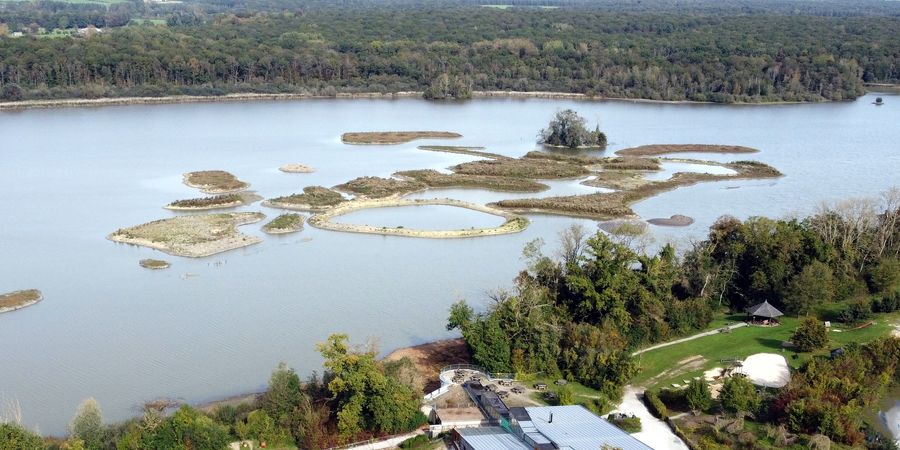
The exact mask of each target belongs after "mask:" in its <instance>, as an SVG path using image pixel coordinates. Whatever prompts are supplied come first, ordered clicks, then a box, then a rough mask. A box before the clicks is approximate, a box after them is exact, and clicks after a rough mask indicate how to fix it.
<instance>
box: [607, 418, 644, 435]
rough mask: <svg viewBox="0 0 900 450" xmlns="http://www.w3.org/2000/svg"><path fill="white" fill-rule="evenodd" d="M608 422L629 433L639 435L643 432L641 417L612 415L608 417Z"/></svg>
mask: <svg viewBox="0 0 900 450" xmlns="http://www.w3.org/2000/svg"><path fill="white" fill-rule="evenodd" d="M606 420H607V421H609V423H611V424H613V425H615V426H617V427H619V428H621V429H622V430H625V432H628V433H637V432H639V431H641V418H640V417H635V416H626V415H625V414H610V415H609V416H607V417H606Z"/></svg>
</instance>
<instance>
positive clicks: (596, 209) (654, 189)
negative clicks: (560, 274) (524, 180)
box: [490, 159, 781, 220]
mask: <svg viewBox="0 0 900 450" xmlns="http://www.w3.org/2000/svg"><path fill="white" fill-rule="evenodd" d="M669 161H677V162H688V163H703V164H712V165H719V166H721V167H726V168H729V169H731V170H734V171H735V172H736V173H734V174H730V175H718V174H710V173H698V172H678V173H675V174H674V175H673V176H672V177H671V178H669V179H668V180H664V181H652V180H647V179H645V178H643V172H644V171H642V170H617V171H602V172H600V173H598V174H597V176H596V178H594V179H591V180H588V181H585V182H584V184H586V185H589V186H596V187H604V188H610V189H617V191H616V192H609V193H596V194H587V195H571V196H563V197H547V198H528V199H515V200H501V201H499V202H496V203H493V204H491V205H490V206H496V207H499V208H505V209H509V210H511V211H516V212H536V213H537V212H540V213H548V214H561V215H570V216H577V217H586V218H590V219H599V220H605V219H612V218H617V217H634V216H635V214H634V211H632V210H631V207H630V206H629V205H631V204H632V203H634V202H637V201H640V200H643V199H645V198H648V197H652V196H654V195H656V194H659V193H661V192H665V191H671V190H673V189H677V188H679V187H682V186H690V185H693V184H697V183H701V182H707V181H722V180H735V179H759V178H777V177H780V176H781V172H779V171H778V170H777V169H775V168H773V167H771V166H769V165H766V164H763V163H761V162H757V161H735V162H731V163H727V164H720V163H716V162H709V161H694V160H674V159H673V160H669Z"/></svg>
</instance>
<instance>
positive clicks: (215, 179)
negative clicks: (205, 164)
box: [184, 170, 250, 194]
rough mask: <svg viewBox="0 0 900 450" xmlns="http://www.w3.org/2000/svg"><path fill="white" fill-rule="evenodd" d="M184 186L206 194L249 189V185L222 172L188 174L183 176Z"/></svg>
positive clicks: (208, 171)
mask: <svg viewBox="0 0 900 450" xmlns="http://www.w3.org/2000/svg"><path fill="white" fill-rule="evenodd" d="M184 184H186V185H188V186H190V187H192V188H197V189H200V190H201V191H203V192H205V193H207V194H227V193H230V192H237V191H242V190H244V189H247V188H248V187H250V183H247V182H244V181H241V180H239V179H238V178H237V177H236V176H234V175H232V174H231V173H229V172H226V171H224V170H202V171H199V172H188V173H186V174H184Z"/></svg>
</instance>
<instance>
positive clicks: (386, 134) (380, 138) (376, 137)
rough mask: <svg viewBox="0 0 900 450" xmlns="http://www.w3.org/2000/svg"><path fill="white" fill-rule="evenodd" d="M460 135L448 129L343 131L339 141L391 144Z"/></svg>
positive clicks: (449, 137)
mask: <svg viewBox="0 0 900 450" xmlns="http://www.w3.org/2000/svg"><path fill="white" fill-rule="evenodd" d="M458 137H462V135H461V134H459V133H452V132H449V131H365V132H354V133H344V134H342V135H341V141H342V142H343V143H345V144H360V145H362V144H373V145H392V144H404V143H407V142H411V141H414V140H416V139H453V138H458Z"/></svg>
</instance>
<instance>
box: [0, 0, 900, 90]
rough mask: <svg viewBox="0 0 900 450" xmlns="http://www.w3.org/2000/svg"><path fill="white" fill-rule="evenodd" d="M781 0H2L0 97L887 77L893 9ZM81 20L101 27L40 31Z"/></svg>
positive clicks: (770, 85)
mask: <svg viewBox="0 0 900 450" xmlns="http://www.w3.org/2000/svg"><path fill="white" fill-rule="evenodd" d="M782 3H783V2H767V1H758V2H753V1H747V2H737V1H733V2H721V3H712V2H703V1H698V2H696V3H691V4H689V5H691V6H687V7H681V8H679V7H675V6H673V3H672V2H665V1H662V0H655V1H650V2H646V3H644V2H599V3H596V4H594V3H590V4H588V3H584V2H562V3H557V4H554V3H552V2H551V3H549V4H551V5H554V6H553V7H542V8H535V7H525V6H521V7H512V8H505V9H500V8H485V7H481V6H478V5H474V4H469V3H467V2H439V3H417V2H411V1H410V2H403V1H399V2H378V1H373V2H358V3H355V2H348V3H346V4H343V3H342V4H340V5H337V6H329V5H328V4H327V2H304V3H303V4H300V5H297V4H296V3H292V2H279V1H277V0H270V1H262V0H260V1H248V2H234V3H229V2H207V3H204V2H197V3H193V2H191V3H185V4H181V5H178V4H176V5H165V4H152V3H143V2H124V3H114V4H111V5H108V6H107V5H98V4H69V3H57V2H48V1H40V2H34V3H32V2H0V35H4V34H8V35H10V37H0V96H2V99H3V100H7V101H16V100H23V99H55V98H98V97H116V96H164V95H172V94H191V95H221V94H226V93H235V92H242V93H243V92H266V93H277V92H284V93H307V94H314V95H325V96H328V95H334V94H336V93H353V92H383V93H389V92H402V91H424V92H426V96H427V97H429V98H436V99H441V98H449V97H452V98H457V97H460V96H459V95H455V93H458V92H463V93H468V92H470V91H473V90H474V91H490V90H514V91H557V92H567V93H583V94H587V95H590V96H597V97H617V98H640V99H654V100H691V101H712V102H726V103H730V102H774V101H826V100H846V99H853V98H856V97H858V96H860V95H862V94H863V93H864V92H865V84H866V83H897V82H898V81H900V36H898V33H896V32H895V31H896V30H897V29H900V5H893V4H890V5H889V4H888V3H891V2H860V3H859V4H854V5H851V6H846V5H843V6H842V5H841V4H839V3H834V2H812V5H809V4H810V2H796V4H795V5H794V6H795V7H794V8H785V7H784V4H782ZM787 3H792V2H787ZM292 5H293V6H292ZM525 5H528V3H527V2H525ZM133 19H134V20H133ZM141 19H153V20H155V21H156V22H147V21H146V20H145V21H142V22H140V20H141ZM138 23H140V24H138ZM88 25H94V26H96V27H100V28H103V30H102V32H97V33H89V35H86V36H79V35H75V36H63V37H57V38H48V37H42V35H41V30H53V29H63V28H67V27H87V26H88ZM15 32H17V33H22V34H23V35H22V36H21V37H11V35H12V33H15ZM448 90H449V91H451V92H447V91H448ZM435 93H436V94H435ZM466 96H467V95H466Z"/></svg>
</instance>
